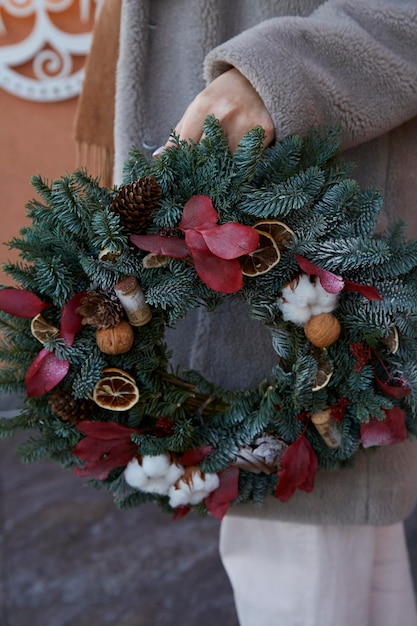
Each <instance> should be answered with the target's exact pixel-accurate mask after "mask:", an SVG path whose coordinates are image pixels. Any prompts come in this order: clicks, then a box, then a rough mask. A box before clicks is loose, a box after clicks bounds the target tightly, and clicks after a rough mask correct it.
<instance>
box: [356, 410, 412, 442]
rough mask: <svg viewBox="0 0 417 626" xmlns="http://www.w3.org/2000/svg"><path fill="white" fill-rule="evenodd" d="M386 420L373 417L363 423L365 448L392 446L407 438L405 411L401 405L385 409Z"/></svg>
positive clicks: (362, 439) (362, 435)
mask: <svg viewBox="0 0 417 626" xmlns="http://www.w3.org/2000/svg"><path fill="white" fill-rule="evenodd" d="M384 413H385V415H386V417H385V419H384V420H377V419H375V418H374V417H372V418H371V419H370V420H369V422H368V423H366V424H362V425H361V442H362V446H363V447H364V448H370V447H372V446H390V445H392V444H394V443H400V442H401V441H404V439H406V438H407V427H406V425H405V418H406V415H405V412H404V411H403V410H402V409H400V407H398V406H395V407H393V408H392V409H386V410H385V411H384Z"/></svg>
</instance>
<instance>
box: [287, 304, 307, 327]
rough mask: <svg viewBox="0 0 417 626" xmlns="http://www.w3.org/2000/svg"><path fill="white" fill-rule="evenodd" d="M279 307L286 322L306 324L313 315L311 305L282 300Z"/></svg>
mask: <svg viewBox="0 0 417 626" xmlns="http://www.w3.org/2000/svg"><path fill="white" fill-rule="evenodd" d="M279 308H280V309H281V311H282V319H283V320H284V322H293V324H298V325H299V326H304V324H306V323H307V322H308V320H309V319H310V317H311V312H310V307H308V306H306V307H299V306H296V305H293V304H289V303H286V302H280V303H279Z"/></svg>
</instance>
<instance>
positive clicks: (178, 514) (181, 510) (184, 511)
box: [172, 505, 191, 522]
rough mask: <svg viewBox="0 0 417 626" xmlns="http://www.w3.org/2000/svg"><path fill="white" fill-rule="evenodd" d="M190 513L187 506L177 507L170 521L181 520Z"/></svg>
mask: <svg viewBox="0 0 417 626" xmlns="http://www.w3.org/2000/svg"><path fill="white" fill-rule="evenodd" d="M190 511H191V507H189V506H185V505H184V506H178V507H177V508H176V509H175V513H174V515H173V516H172V521H173V522H176V521H177V520H179V519H182V518H183V517H185V516H186V515H188V513H189V512H190Z"/></svg>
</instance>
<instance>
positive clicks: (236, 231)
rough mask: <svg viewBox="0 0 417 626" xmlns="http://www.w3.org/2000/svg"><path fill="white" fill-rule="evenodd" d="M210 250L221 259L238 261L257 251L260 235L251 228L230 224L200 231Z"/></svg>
mask: <svg viewBox="0 0 417 626" xmlns="http://www.w3.org/2000/svg"><path fill="white" fill-rule="evenodd" d="M199 232H200V233H201V235H202V236H203V238H204V241H205V242H206V244H207V246H208V248H209V250H210V251H211V252H212V253H213V254H215V255H216V256H218V257H220V258H221V259H236V258H237V257H240V256H242V255H243V254H249V253H250V252H253V251H254V250H256V248H257V247H258V244H259V234H258V233H257V232H256V230H255V229H254V228H252V227H251V226H244V225H243V224H236V223H234V222H229V223H228V224H222V225H221V226H217V227H216V228H211V229H209V230H202V229H199Z"/></svg>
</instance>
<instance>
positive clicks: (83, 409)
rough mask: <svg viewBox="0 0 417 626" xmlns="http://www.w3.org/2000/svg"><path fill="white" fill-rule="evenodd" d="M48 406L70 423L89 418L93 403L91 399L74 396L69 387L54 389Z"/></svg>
mask: <svg viewBox="0 0 417 626" xmlns="http://www.w3.org/2000/svg"><path fill="white" fill-rule="evenodd" d="M49 406H50V407H51V410H52V412H53V413H55V415H58V417H60V418H61V419H62V421H64V422H70V424H77V423H78V422H80V421H81V420H83V419H89V418H90V417H91V414H92V412H93V409H94V403H93V402H92V401H91V400H84V399H77V398H74V397H73V396H72V394H71V391H70V390H69V389H58V390H57V391H54V393H53V394H52V396H51V398H50V400H49Z"/></svg>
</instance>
